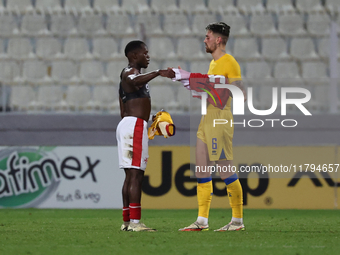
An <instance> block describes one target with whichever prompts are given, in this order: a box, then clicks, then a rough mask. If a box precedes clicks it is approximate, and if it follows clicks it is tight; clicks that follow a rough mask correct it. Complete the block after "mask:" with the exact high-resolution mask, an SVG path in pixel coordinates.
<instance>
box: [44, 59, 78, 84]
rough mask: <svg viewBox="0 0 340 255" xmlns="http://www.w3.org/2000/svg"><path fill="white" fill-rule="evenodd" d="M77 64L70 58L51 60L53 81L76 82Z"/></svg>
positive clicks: (62, 82)
mask: <svg viewBox="0 0 340 255" xmlns="http://www.w3.org/2000/svg"><path fill="white" fill-rule="evenodd" d="M77 74H78V66H77V65H76V64H75V63H74V62H73V61H70V60H56V61H53V62H52V71H51V76H52V79H53V80H54V82H56V83H61V84H66V83H67V84H70V83H78V82H79V78H78V77H77Z"/></svg>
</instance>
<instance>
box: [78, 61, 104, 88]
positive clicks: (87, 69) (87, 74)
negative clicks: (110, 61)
mask: <svg viewBox="0 0 340 255" xmlns="http://www.w3.org/2000/svg"><path fill="white" fill-rule="evenodd" d="M79 76H80V79H81V81H83V82H84V83H91V84H96V83H102V82H105V81H106V80H105V77H104V67H103V64H102V62H100V61H84V62H81V63H80V71H79Z"/></svg>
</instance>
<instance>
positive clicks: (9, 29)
mask: <svg viewBox="0 0 340 255" xmlns="http://www.w3.org/2000/svg"><path fill="white" fill-rule="evenodd" d="M18 34H19V27H18V23H17V21H16V19H15V17H14V16H13V15H12V13H3V12H1V13H0V35H1V36H2V37H3V36H8V37H10V36H14V35H18Z"/></svg>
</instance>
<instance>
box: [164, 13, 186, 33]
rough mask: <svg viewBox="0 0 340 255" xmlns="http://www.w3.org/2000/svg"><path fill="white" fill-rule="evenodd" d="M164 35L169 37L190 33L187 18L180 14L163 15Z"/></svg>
mask: <svg viewBox="0 0 340 255" xmlns="http://www.w3.org/2000/svg"><path fill="white" fill-rule="evenodd" d="M163 29H164V33H166V34H167V35H169V36H183V35H189V34H190V33H191V30H190V27H189V23H188V19H187V16H186V15H184V14H182V13H170V14H165V15H164V26H163Z"/></svg>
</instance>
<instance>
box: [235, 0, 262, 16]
mask: <svg viewBox="0 0 340 255" xmlns="http://www.w3.org/2000/svg"><path fill="white" fill-rule="evenodd" d="M237 7H238V9H239V10H240V12H241V13H251V12H253V13H254V12H263V11H264V10H265V8H264V6H263V2H262V0H238V1H237Z"/></svg>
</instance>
